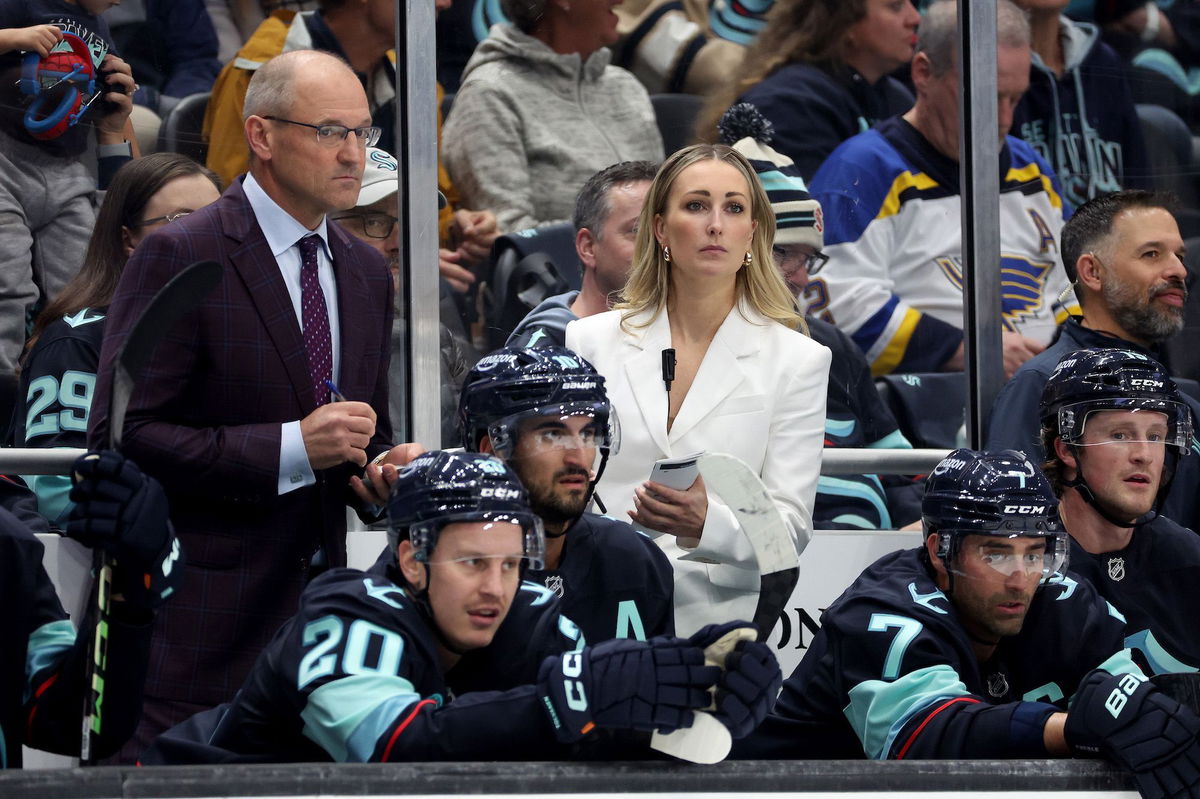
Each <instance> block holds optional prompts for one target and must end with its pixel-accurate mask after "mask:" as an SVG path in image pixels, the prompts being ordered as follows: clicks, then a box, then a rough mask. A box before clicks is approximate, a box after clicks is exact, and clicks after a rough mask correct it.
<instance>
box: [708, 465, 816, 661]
mask: <svg viewBox="0 0 1200 799" xmlns="http://www.w3.org/2000/svg"><path fill="white" fill-rule="evenodd" d="M698 466H699V467H700V474H701V476H703V477H704V484H705V485H706V486H707V487H708V489H709V490H710V491H712V492H713V493H714V494H716V495H717V496H719V497H720V498H721V501H722V502H724V503H725V504H726V505H727V506H728V507H729V509H730V510H731V511H733V515H734V516H735V517H736V518H737V520H738V525H739V526H741V528H742V532H743V533H744V534H745V536H746V538H747V539H748V540H749V541H750V546H752V547H753V548H754V558H755V560H757V561H758V571H759V590H758V606H757V608H756V609H755V611H754V618H753V619H752V621H753V622H754V624H755V626H757V627H758V640H760V641H765V640H767V636H768V635H770V634H771V630H772V629H773V628H774V627H775V624H776V622H777V621H778V620H779V614H781V613H782V612H783V611H784V609H785V608H786V607H787V601H788V600H789V599H790V598H791V596H792V591H794V590H795V588H796V583H797V581H798V580H799V577H800V556H799V554H798V553H797V551H796V545H795V543H794V542H793V541H792V536H791V533H790V532H789V531H788V527H787V524H786V523H785V522H784V520H783V514H781V513H780V512H779V508H778V507H776V505H775V501H774V500H772V499H771V494H770V492H769V491H768V490H767V487H766V486H765V485H763V481H762V479H761V478H759V476H758V475H757V474H755V473H754V470H752V469H751V468H750V467H749V466H747V465H746V464H745V463H744V462H742V461H741V460H740V459H739V458H736V457H734V456H733V455H727V454H725V453H721V452H709V453H706V454H705V455H704V456H703V457H701V458H700V462H699V464H698ZM807 544H808V541H807V539H806V540H804V541H802V542H801V547H800V548H801V549H803V548H804V547H805V546H807Z"/></svg>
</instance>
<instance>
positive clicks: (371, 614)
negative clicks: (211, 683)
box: [142, 564, 582, 765]
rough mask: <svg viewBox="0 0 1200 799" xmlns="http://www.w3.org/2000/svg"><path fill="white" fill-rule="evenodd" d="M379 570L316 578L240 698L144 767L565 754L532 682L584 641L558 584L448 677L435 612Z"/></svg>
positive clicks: (165, 742)
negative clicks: (563, 609) (547, 660)
mask: <svg viewBox="0 0 1200 799" xmlns="http://www.w3.org/2000/svg"><path fill="white" fill-rule="evenodd" d="M380 565H381V564H377V567H378V566H380ZM377 567H373V568H372V571H371V572H361V571H358V570H356V569H335V570H333V571H330V572H327V573H325V574H323V575H321V576H320V577H318V578H317V579H315V580H313V581H312V583H310V584H309V586H308V588H307V589H305V591H304V593H303V594H302V595H301V597H300V609H299V612H298V613H297V614H296V615H295V616H294V617H293V618H292V619H290V620H289V621H288V622H286V623H285V624H284V626H283V627H282V628H280V630H279V632H278V633H276V635H275V638H274V639H273V640H272V641H271V643H270V644H268V646H267V648H266V649H265V650H264V651H263V652H262V654H261V655H260V656H259V658H258V661H257V662H256V663H255V665H254V667H253V669H251V672H250V675H249V676H248V677H247V678H246V682H245V683H244V684H243V685H242V688H241V690H239V691H238V694H237V696H236V697H235V698H234V700H233V701H232V702H231V703H228V704H225V705H221V706H220V707H218V708H214V709H213V710H210V711H205V712H203V713H200V714H197V715H196V716H193V717H192V718H191V719H189V720H188V721H186V722H184V723H183V724H181V725H179V726H177V727H175V728H172V729H171V730H168V731H167V732H166V733H164V734H163V735H162V736H160V737H159V739H158V740H157V741H156V742H155V743H154V745H153V746H152V747H151V749H150V750H149V751H148V752H147V753H146V754H145V755H143V756H142V763H143V764H147V765H150V764H158V763H186V762H221V761H260V762H281V761H328V760H333V761H337V762H367V761H372V762H388V761H400V760H418V761H430V760H498V759H522V758H528V757H530V756H531V754H532V753H536V755H537V757H538V758H540V759H545V758H547V757H552V756H553V751H554V750H555V749H562V747H561V745H559V744H557V743H556V739H555V736H554V731H553V729H552V728H551V725H550V721H549V718H548V716H547V715H546V711H545V710H544V709H543V708H542V706H541V703H540V702H539V701H538V699H537V696H536V689H535V687H534V685H533V683H534V681H535V679H536V675H537V668H538V666H539V665H540V663H541V661H542V659H543V658H544V657H547V656H550V655H554V654H558V653H561V652H564V651H568V650H571V649H574V648H576V647H578V646H581V645H582V641H581V640H580V636H579V631H578V629H577V628H576V627H575V625H574V624H572V623H571V622H570V621H569V620H568V619H566V618H565V617H564V616H562V615H560V614H559V612H558V603H557V600H556V598H555V597H554V594H553V593H552V592H550V591H547V590H546V589H544V588H542V587H540V586H537V585H534V584H532V583H528V582H525V583H522V584H521V587H520V589H519V590H518V591H517V595H516V598H514V600H513V603H512V605H511V606H510V609H509V614H508V617H506V619H505V620H504V622H503V623H502V624H501V627H500V630H499V631H498V632H497V634H496V638H495V640H493V642H492V644H490V645H489V646H487V647H484V648H482V649H479V650H474V651H471V652H468V653H466V654H465V655H463V657H462V659H461V660H460V661H459V662H458V663H457V664H456V665H455V666H454V667H453V668H451V669H450V670H449V671H448V672H444V671H443V669H442V666H441V663H440V660H439V658H438V652H437V648H436V641H435V638H434V633H433V631H432V627H431V622H430V620H429V618H428V616H427V615H426V612H425V610H424V609H423V607H422V606H421V605H420V604H418V603H416V602H414V601H413V600H412V599H411V598H410V597H409V596H408V594H407V593H406V592H405V591H404V589H403V588H401V587H400V586H399V585H397V583H396V582H394V581H393V580H391V579H388V578H387V577H384V576H382V575H381V574H379V571H380V569H379V568H377ZM383 571H386V572H388V573H392V574H393V576H395V575H394V573H393V572H391V569H390V568H385V569H383Z"/></svg>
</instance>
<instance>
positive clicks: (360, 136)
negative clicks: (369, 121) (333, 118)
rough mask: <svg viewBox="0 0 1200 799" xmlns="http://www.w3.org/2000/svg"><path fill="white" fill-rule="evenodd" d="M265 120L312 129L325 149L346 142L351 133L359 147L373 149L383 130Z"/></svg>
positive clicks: (368, 126)
mask: <svg viewBox="0 0 1200 799" xmlns="http://www.w3.org/2000/svg"><path fill="white" fill-rule="evenodd" d="M263 119H269V120H271V121H272V122H286V123H287V124H289V125H299V126H300V127H303V128H312V129H313V130H315V131H316V132H317V142H318V143H320V144H322V145H324V146H325V147H337V146H339V145H340V144H341V143H342V142H344V141H345V140H346V137H347V136H349V135H350V134H351V133H353V134H354V139H355V141H357V142H358V146H359V147H363V148H366V147H372V146H374V144H375V142H377V141H379V134H380V133H381V132H382V129H381V128H377V127H375V126H374V125H367V126H365V127H361V128H348V127H346V126H345V125H334V124H328V125H310V124H309V123H307V122H297V121H296V120H294V119H284V118H283V117H275V116H264V117H263Z"/></svg>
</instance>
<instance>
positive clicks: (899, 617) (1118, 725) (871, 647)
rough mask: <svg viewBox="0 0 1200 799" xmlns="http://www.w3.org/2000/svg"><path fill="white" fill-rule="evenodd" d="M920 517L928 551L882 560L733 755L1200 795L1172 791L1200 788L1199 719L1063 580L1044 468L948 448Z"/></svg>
mask: <svg viewBox="0 0 1200 799" xmlns="http://www.w3.org/2000/svg"><path fill="white" fill-rule="evenodd" d="M923 511H924V523H925V526H926V530H927V532H928V537H927V538H926V542H925V545H924V546H922V547H918V548H916V549H911V550H902V551H899V552H895V553H892V554H890V555H885V556H884V557H883V558H880V559H879V560H878V561H876V562H875V563H874V564H873V565H871V566H870V567H868V568H867V570H866V571H864V572H863V573H862V575H861V576H860V577H859V578H858V579H857V580H856V581H855V582H854V584H853V585H851V586H850V588H848V589H847V590H846V592H845V593H843V594H842V596H841V597H839V598H838V599H837V600H836V601H835V602H834V603H833V604H832V605H831V606H830V607H829V609H828V610H827V611H825V613H824V615H823V616H822V619H821V623H822V626H821V630H820V632H819V633H818V634H817V635H816V637H815V638H814V640H813V643H812V645H811V646H810V647H809V649H808V652H807V654H806V655H805V657H804V659H803V660H802V661H801V662H800V665H799V666H798V667H797V668H796V671H795V672H794V673H793V674H792V676H791V677H789V678H788V680H787V681H786V682H785V684H784V690H783V693H782V695H781V696H780V699H779V702H778V703H777V705H776V707H775V710H774V712H773V714H772V715H771V716H770V717H768V719H767V721H766V722H765V723H764V724H763V725H762V726H761V727H760V728H759V729H758V731H757V732H756V733H755V734H754V735H753V736H751V737H750V738H748V739H747V740H746V741H744V742H742V744H741V745H740V752H739V753H740V754H741V755H742V756H745V757H775V758H811V757H836V758H852V757H862V756H864V755H865V756H867V757H869V758H873V759H918V758H1041V757H1047V756H1056V755H1057V756H1062V755H1069V754H1075V755H1082V756H1094V755H1095V754H1096V753H1100V754H1102V755H1103V756H1105V757H1107V758H1109V759H1111V760H1113V761H1115V762H1116V763H1118V764H1120V765H1123V766H1125V767H1127V768H1129V769H1131V770H1133V771H1134V773H1135V775H1136V776H1137V781H1138V785H1139V788H1140V789H1142V791H1143V794H1144V795H1146V796H1162V795H1172V796H1176V795H1178V796H1192V795H1197V794H1195V793H1193V792H1189V791H1186V790H1185V791H1184V792H1182V793H1178V794H1176V793H1173V792H1169V791H1168V790H1167V789H1166V788H1163V787H1162V786H1172V785H1176V786H1177V785H1178V784H1183V785H1185V786H1197V784H1198V783H1200V742H1198V741H1197V734H1198V733H1200V717H1197V716H1196V715H1195V714H1194V713H1193V712H1191V711H1190V710H1188V709H1187V708H1185V707H1183V706H1182V705H1179V704H1178V703H1177V702H1175V701H1174V700H1172V699H1169V698H1167V697H1166V696H1165V695H1163V694H1162V693H1160V692H1159V691H1157V690H1156V689H1154V688H1153V687H1152V686H1151V684H1150V683H1149V682H1147V681H1146V677H1145V676H1144V675H1143V674H1142V672H1141V671H1140V670H1139V669H1138V668H1137V666H1136V665H1135V664H1134V663H1133V661H1132V660H1131V659H1130V654H1129V651H1128V650H1126V649H1125V648H1124V644H1123V638H1124V629H1125V625H1124V619H1123V618H1122V617H1121V615H1120V613H1118V612H1117V611H1116V610H1115V609H1114V608H1113V607H1112V606H1111V605H1109V604H1108V603H1107V602H1105V601H1104V599H1103V598H1101V597H1100V596H1099V595H1098V594H1097V593H1096V591H1095V590H1094V589H1093V588H1092V587H1091V586H1090V585H1089V584H1088V583H1087V582H1086V581H1084V580H1082V579H1079V580H1076V579H1073V578H1072V577H1070V576H1069V575H1066V574H1065V573H1064V572H1063V571H1061V570H1062V569H1063V568H1064V566H1065V562H1066V557H1067V550H1068V542H1067V535H1066V533H1065V532H1064V531H1063V529H1062V526H1061V524H1060V523H1059V518H1058V509H1057V504H1056V502H1055V499H1054V495H1053V493H1052V492H1051V489H1050V485H1049V483H1048V482H1047V480H1046V478H1045V477H1044V476H1043V475H1042V473H1041V472H1040V471H1039V470H1038V469H1037V467H1035V466H1034V465H1033V464H1032V463H1030V462H1029V461H1028V460H1026V459H1025V457H1024V456H1023V455H1021V453H1019V452H1016V451H1014V450H1006V451H1004V452H1000V453H981V452H975V451H972V450H965V449H959V450H955V451H954V452H952V453H950V455H949V456H947V457H946V458H945V459H943V460H942V462H941V463H940V464H938V466H937V467H936V468H935V469H934V471H933V473H932V474H931V475H930V477H929V479H928V481H927V483H926V494H925V499H924V502H923ZM1068 702H1069V703H1070V705H1069V706H1070V711H1069V713H1068V712H1067V709H1068ZM1156 786H1157V787H1156ZM1194 790H1196V791H1200V787H1197V788H1195V789H1194Z"/></svg>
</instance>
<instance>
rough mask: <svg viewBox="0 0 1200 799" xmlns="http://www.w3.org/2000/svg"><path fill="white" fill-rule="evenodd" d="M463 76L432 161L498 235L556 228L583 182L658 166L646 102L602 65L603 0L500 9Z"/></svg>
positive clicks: (606, 6) (608, 32)
mask: <svg viewBox="0 0 1200 799" xmlns="http://www.w3.org/2000/svg"><path fill="white" fill-rule="evenodd" d="M501 5H502V8H503V9H504V12H505V13H506V14H507V15H508V17H509V18H510V19H511V20H512V21H513V22H512V24H511V25H507V24H506V25H493V26H492V29H491V30H490V31H489V33H488V37H487V38H486V39H484V40H483V41H482V42H480V43H479V47H477V48H476V49H475V53H474V55H472V56H471V60H470V61H469V62H467V67H466V70H465V71H464V72H463V81H462V86H461V87H460V88H459V90H458V94H456V95H455V97H454V105H453V107H452V108H451V109H450V116H449V118H448V119H447V120H446V127H445V129H444V130H443V132H442V158H443V160H444V162H445V165H446V169H448V170H449V172H450V177H451V178H452V179H453V181H454V185H455V187H456V188H457V189H458V192H459V194H460V195H461V197H462V199H463V201H464V202H465V203H466V205H467V206H468V207H471V208H490V209H492V211H493V212H495V214H496V220H497V222H498V223H499V226H500V229H501V230H502V231H505V232H507V231H513V230H521V229H523V228H531V227H538V226H540V225H546V224H549V223H551V222H559V221H566V220H569V219H570V218H571V213H572V211H573V210H574V209H575V195H576V194H578V193H579V187H580V186H582V185H583V184H584V183H585V182H586V181H587V179H588V178H590V177H591V176H592V175H593V174H595V173H596V172H598V171H600V170H601V169H603V168H604V167H606V166H609V165H610V164H614V163H617V162H619V161H638V160H650V161H658V160H660V159H661V158H662V156H663V146H662V136H661V135H660V134H659V132H658V125H657V124H656V123H655V118H654V108H653V107H652V106H651V105H650V97H649V95H647V94H646V90H645V89H644V88H643V87H642V85H641V84H640V83H638V80H637V78H635V77H634V76H633V75H632V74H631V73H629V72H627V71H625V70H623V69H621V68H620V67H615V66H613V65H612V64H611V63H609V62H610V60H611V58H612V53H611V52H610V50H609V47H610V46H611V45H612V44H613V43H614V42H616V40H617V15H616V14H615V13H613V6H614V5H616V3H615V2H614V0H503V1H502V4H501Z"/></svg>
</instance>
